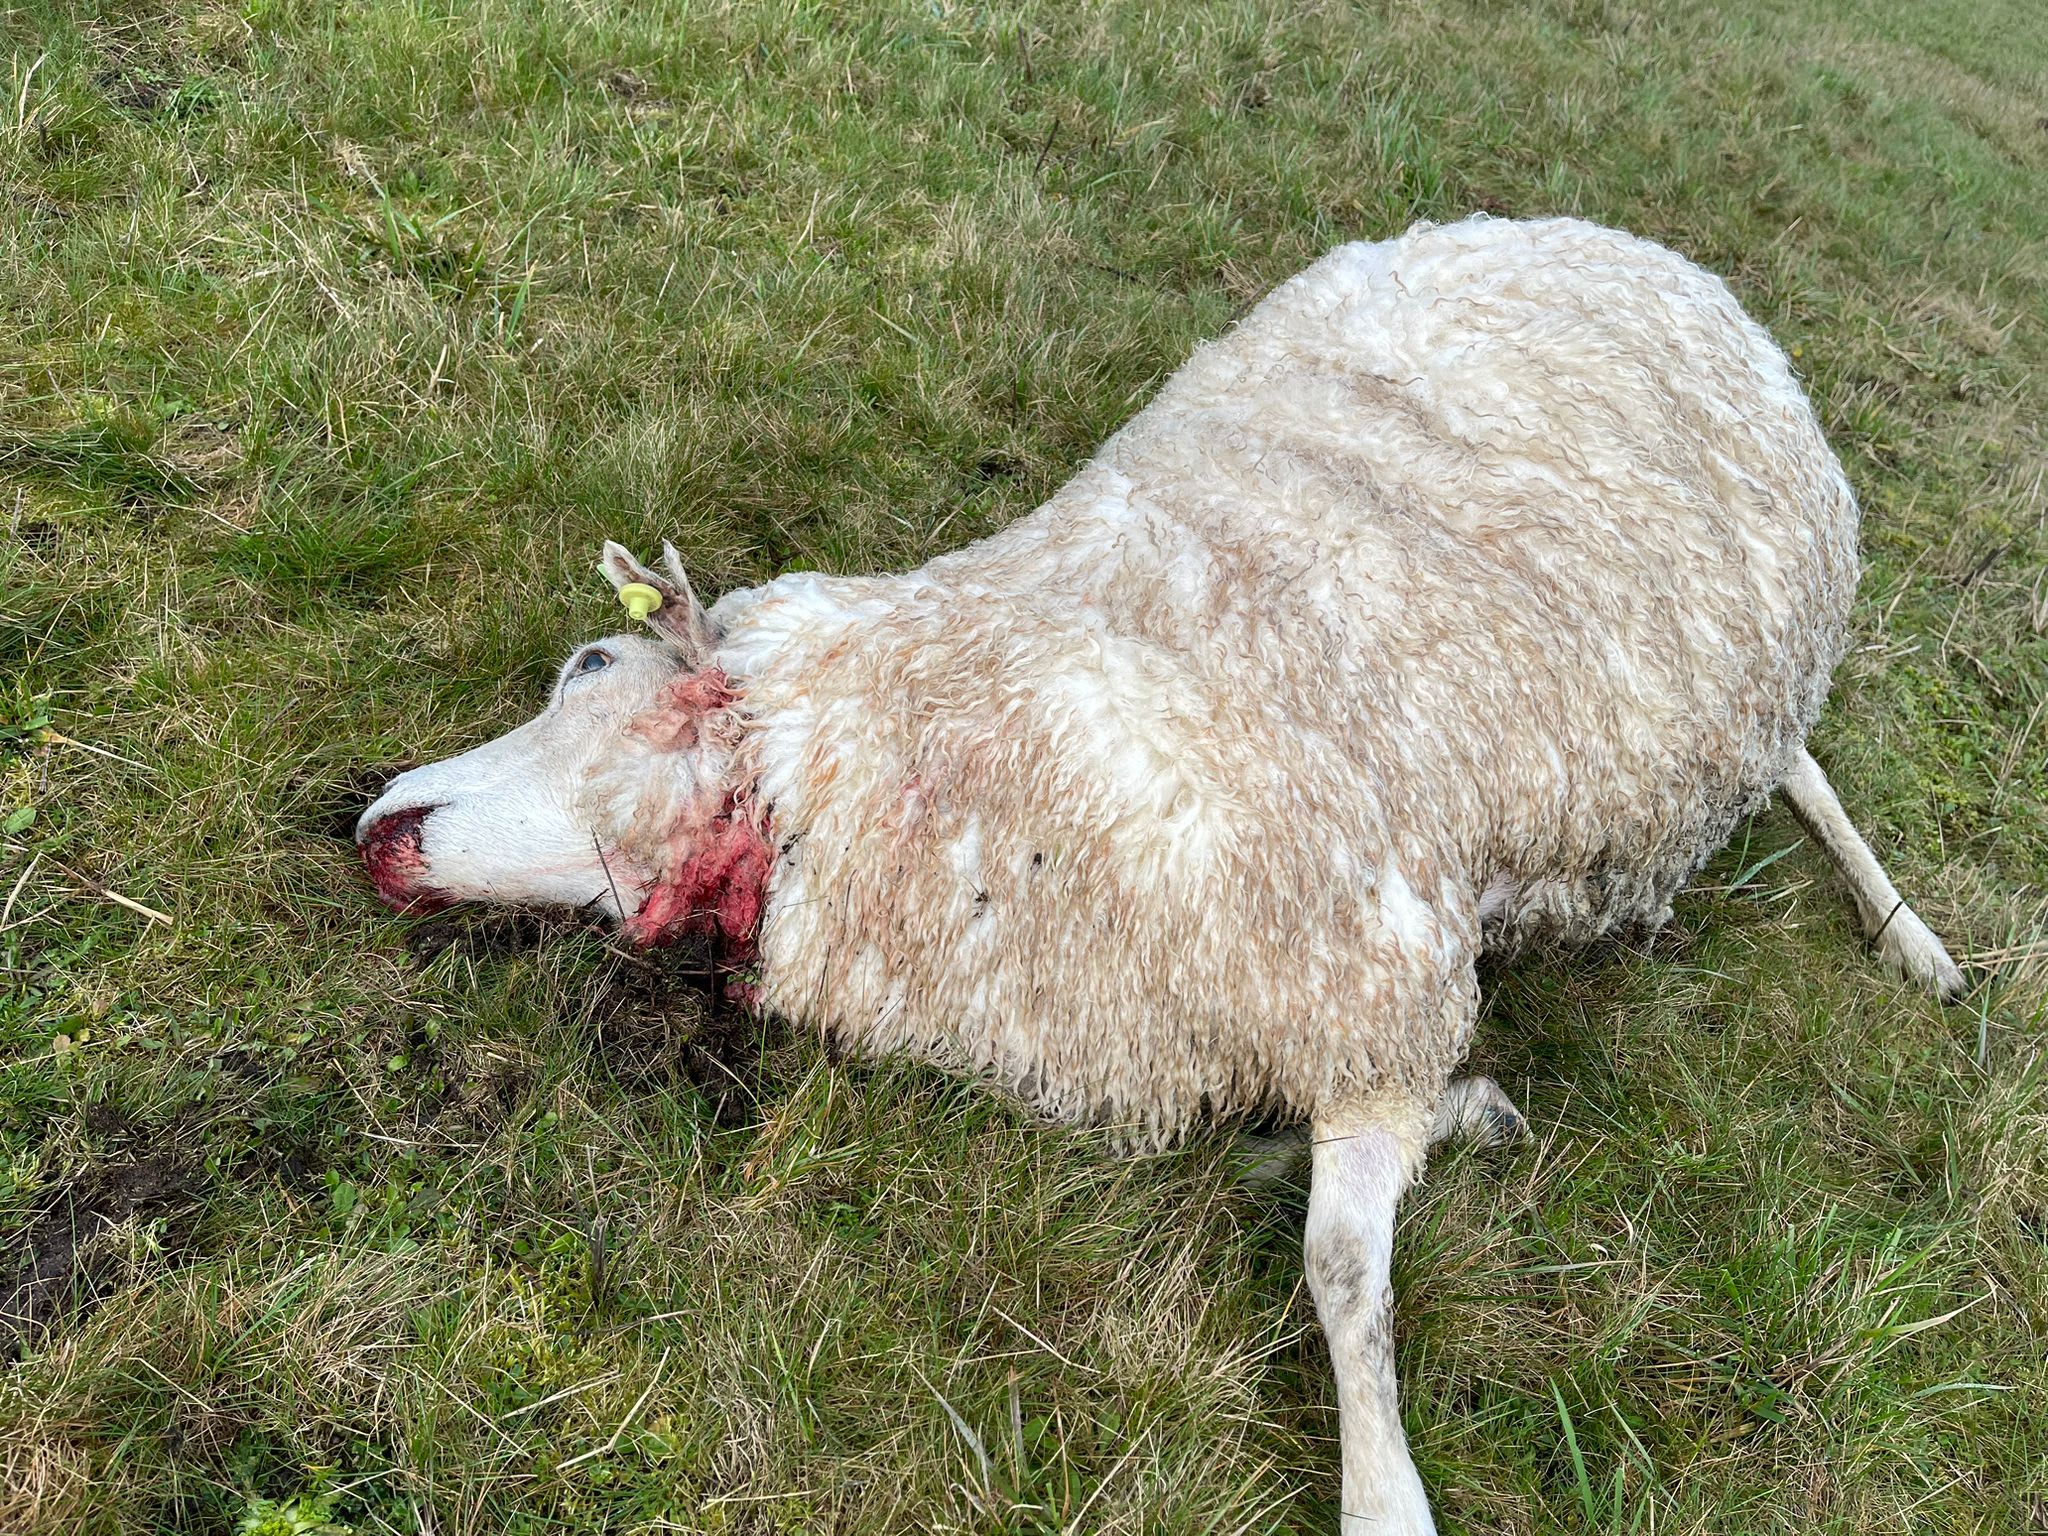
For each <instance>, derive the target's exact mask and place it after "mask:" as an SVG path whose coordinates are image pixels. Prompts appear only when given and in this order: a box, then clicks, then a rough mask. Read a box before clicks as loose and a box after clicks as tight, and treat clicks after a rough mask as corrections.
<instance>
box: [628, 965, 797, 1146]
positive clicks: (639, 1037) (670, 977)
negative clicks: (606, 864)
mask: <svg viewBox="0 0 2048 1536" xmlns="http://www.w3.org/2000/svg"><path fill="white" fill-rule="evenodd" d="M728 985H729V981H728V978H726V977H725V976H723V975H722V974H721V973H720V972H719V971H718V970H717V969H716V966H715V957H714V954H713V952H712V949H711V946H710V944H709V943H708V942H707V941H703V940H689V939H686V940H683V941H681V942H679V943H677V944H674V945H672V946H670V947H668V948H665V949H661V950H657V951H655V952H654V953H653V955H652V956H650V957H648V958H645V959H636V960H633V961H622V962H621V963H620V965H619V966H618V968H617V969H616V970H615V971H614V972H613V974H612V976H611V978H610V980H609V982H608V983H607V985H606V986H605V989H604V992H603V995H602V997H601V998H600V1000H599V1002H598V1004H597V1007H596V1009H595V1010H594V1011H595V1016H596V1019H597V1024H598V1032H597V1041H596V1046H597V1051H598V1054H599V1056H600V1057H601V1058H602V1059H603V1061H604V1063H605V1065H606V1066H607V1067H608V1068H609V1069H610V1070H611V1073H612V1075H613V1076H614V1077H615V1078H617V1079H618V1080H619V1082H620V1083H622V1084H624V1085H626V1086H628V1087H635V1088H637V1087H643V1086H660V1087H666V1088H673V1087H676V1086H678V1085H681V1084H687V1085H689V1086H690V1087H692V1088H695V1089H696V1090H697V1092H699V1093H700V1094H702V1095H703V1096H704V1098H705V1099H706V1101H708V1103H709V1104H710V1106H711V1113H712V1118H713V1120H714V1122H715V1123H716V1124H717V1125H718V1126H719V1127H720V1128H721V1129H730V1128H732V1127H734V1126H737V1125H743V1124H746V1123H748V1122H750V1121H752V1120H754V1119H757V1118H759V1115H760V1112H761V1100H762V1098H763V1096H764V1092H765V1088H766V1076H767V1073H766V1070H765V1069H766V1062H767V1058H768V1057H769V1056H770V1054H771V1053H772V1052H773V1051H774V1050H775V1048H776V1047H777V1046H778V1045H779V1044H780V1043H781V1042H782V1040H783V1028H782V1024H781V1021H780V1020H778V1019H776V1018H774V1017H772V1016H768V1015H762V1014H759V1013H756V1012H755V1011H754V1010H753V1009H752V1008H749V1007H746V1006H744V1005H742V1004H741V1003H740V1001H739V1000H738V999H737V998H735V997H733V996H731V995H730V993H729V991H728Z"/></svg>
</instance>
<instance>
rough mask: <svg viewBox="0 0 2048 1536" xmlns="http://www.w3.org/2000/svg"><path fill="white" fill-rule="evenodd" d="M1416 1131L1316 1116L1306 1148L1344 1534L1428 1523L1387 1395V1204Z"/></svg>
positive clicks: (1390, 1342) (1397, 1413)
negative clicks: (1331, 1373) (1332, 1369)
mask: <svg viewBox="0 0 2048 1536" xmlns="http://www.w3.org/2000/svg"><path fill="white" fill-rule="evenodd" d="M1423 1155H1424V1154H1423V1138H1422V1137H1421V1136H1420V1135H1417V1134H1413V1133H1412V1132H1410V1133H1405V1134H1404V1133H1403V1132H1400V1131H1397V1130H1395V1129H1394V1128H1392V1126H1390V1125H1389V1124H1388V1123H1387V1122H1386V1121H1384V1120H1380V1119H1377V1118H1370V1117H1357V1118H1338V1119H1329V1120H1318V1121H1317V1122H1316V1126H1315V1145H1314V1149H1313V1152H1312V1154H1311V1158H1312V1162H1311V1168H1312V1173H1311V1182H1310V1185H1309V1196H1308V1231H1307V1236H1306V1240H1305V1243H1304V1248H1305V1258H1306V1268H1307V1270H1308V1284H1309V1290H1310V1291H1311V1292H1313V1293H1314V1295H1315V1299H1316V1313H1317V1315H1318V1316H1320V1317H1321V1318H1322V1320H1323V1332H1324V1333H1325V1334H1326V1335H1327V1336H1328V1338H1329V1341H1330V1358H1331V1361H1332V1362H1333V1364H1334V1365H1335V1366H1336V1374H1337V1412H1338V1429H1339V1434H1340V1436H1341V1439H1342V1443H1343V1457H1344V1517H1343V1520H1342V1522H1341V1526H1342V1532H1343V1536H1427V1533H1430V1532H1433V1531H1434V1530H1435V1529H1436V1527H1435V1525H1434V1524H1433V1523H1432V1522H1431V1520H1430V1517H1429V1499H1428V1497H1427V1496H1426V1495H1425V1494H1424V1493H1423V1491H1422V1479H1421V1478H1420V1477H1418V1476H1417V1475H1416V1472H1415V1463H1414V1462H1413V1461H1411V1460H1410V1459H1409V1456H1408V1439H1407V1436H1406V1435H1405V1434H1403V1433H1402V1430H1401V1410H1400V1406H1399V1404H1398V1403H1397V1402H1396V1400H1395V1395H1396V1389H1395V1382H1394V1335H1393V1293H1392V1288H1391V1283H1390V1278H1389V1276H1390V1269H1391V1265H1392V1261H1393V1252H1394V1210H1395V1207H1396V1206H1398V1205H1399V1204H1400V1200H1401V1192H1402V1191H1403V1190H1404V1189H1406V1188H1407V1187H1408V1184H1409V1182H1410V1180H1411V1179H1413V1177H1414V1176H1415V1174H1416V1173H1417V1172H1418V1171H1419V1170H1420V1168H1421V1166H1422V1159H1423Z"/></svg>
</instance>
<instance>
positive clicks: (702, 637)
mask: <svg viewBox="0 0 2048 1536" xmlns="http://www.w3.org/2000/svg"><path fill="white" fill-rule="evenodd" d="M661 548H662V555H663V563H664V564H666V565H667V567H668V571H667V574H665V575H664V574H663V573H661V572H659V571H652V570H649V569H648V568H647V567H646V566H644V565H642V564H641V563H640V562H639V561H638V560H635V559H634V558H633V552H632V551H631V550H629V549H627V548H626V546H625V545H623V544H614V543H612V542H611V540H609V539H607V540H606V541H605V546H604V559H603V560H602V561H600V562H599V565H600V568H601V569H602V570H603V571H604V574H605V577H606V579H607V580H609V581H610V582H611V584H612V588H613V590H614V591H620V592H623V591H624V590H625V589H626V588H627V587H631V586H642V587H652V588H653V589H654V590H655V591H656V592H658V593H660V594H661V606H660V607H658V608H656V609H655V610H654V611H653V612H652V613H650V614H648V615H647V627H648V628H649V629H651V630H653V631H654V632H655V633H656V634H657V635H659V636H661V638H662V639H664V640H666V641H667V642H668V643H669V644H670V645H673V646H674V647H675V648H676V649H677V650H679V651H681V652H682V653H683V656H684V659H685V660H686V661H687V662H688V663H689V664H690V665H691V666H693V667H695V666H701V665H703V664H704V662H705V661H707V660H708V659H709V658H710V655H711V646H712V643H713V641H714V640H716V639H717V633H716V631H714V630H713V629H712V627H711V615H710V614H708V613H706V612H705V611H704V605H703V604H702V603H700V602H698V601H697V594H696V593H695V592H693V591H691V590H690V578H689V577H688V576H686V575H684V574H683V562H682V560H681V558H680V557H679V556H678V555H677V554H676V549H675V546H674V545H673V544H663V545H662V546H661Z"/></svg>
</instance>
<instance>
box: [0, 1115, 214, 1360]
mask: <svg viewBox="0 0 2048 1536" xmlns="http://www.w3.org/2000/svg"><path fill="white" fill-rule="evenodd" d="M197 1197H198V1180H197V1178H196V1176H195V1175H194V1173H193V1171H192V1169H191V1168H190V1167H189V1166H188V1165H187V1164H185V1163H184V1162H183V1161H181V1160H180V1159H178V1158H176V1157H173V1156H171V1155H170V1154H168V1153H157V1154H154V1155H151V1156H146V1157H142V1158H140V1159H137V1160H135V1161H132V1162H126V1163H117V1164H103V1165H100V1166H97V1167H94V1168H90V1169H88V1170H87V1171H86V1172H84V1173H82V1174H80V1175H79V1176H78V1177H76V1178H74V1179H72V1180H71V1181H70V1182H69V1183H67V1184H66V1185H64V1186H63V1187H62V1188H60V1189H59V1190H57V1192H56V1193H55V1195H54V1196H53V1197H52V1198H51V1199H50V1200H49V1201H48V1203H47V1204H46V1205H45V1206H44V1208H43V1211H42V1213H41V1214H40V1215H39V1216H37V1217H36V1218H35V1219H34V1220H32V1221H31V1222H30V1223H29V1225H28V1228H27V1230H26V1231H25V1232H24V1233H23V1234H22V1235H21V1237H20V1239H19V1240H18V1242H17V1243H16V1244H14V1245H13V1246H14V1247H15V1249H16V1251H17V1252H18V1253H19V1254H20V1259H19V1261H18V1263H17V1265H16V1267H15V1270H14V1273H13V1276H12V1278H11V1280H10V1281H9V1282H8V1283H7V1285H6V1290H5V1295H4V1299H0V1338H4V1339H5V1340H6V1341H7V1342H8V1343H9V1344H11V1345H12V1346H13V1347H14V1348H15V1349H21V1348H25V1347H28V1346H30V1345H32V1344H33V1343H34V1342H35V1341H36V1339H38V1338H39V1337H40V1336H41V1335H42V1334H43V1333H44V1331H45V1330H47V1329H48V1328H50V1327H51V1326H52V1325H54V1324H55V1323H57V1322H58V1321H59V1320H60V1319H62V1318H63V1317H65V1316H66V1315H67V1314H68V1315H72V1316H77V1315H81V1314H83V1313H85V1312H88V1311H90V1309H91V1308H92V1306H93V1305H94V1304H95V1303H96V1302H97V1300H98V1299H99V1297H100V1295H102V1294H103V1293H104V1292H105V1290H106V1288H107V1286H108V1285H109V1284H110V1283H111V1281H112V1279H113V1277H114V1274H115V1272H116V1271H117V1270H118V1268H119V1255H118V1253H117V1252H116V1247H115V1244H113V1243H112V1242H111V1241H109V1239H110V1238H111V1237H112V1236H113V1234H114V1233H115V1232H116V1231H117V1230H118V1229H119V1228H120V1227H121V1226H122V1225H123V1224H124V1223H126V1222H129V1221H133V1220H153V1219H155V1218H158V1217H170V1218H172V1220H171V1223H170V1225H171V1232H170V1235H169V1242H168V1246H171V1247H183V1246H184V1244H185V1241H186V1233H185V1232H184V1231H183V1228H184V1226H185V1225H186V1223H187V1221H188V1220H189V1218H190V1217H191V1215H192V1214H193V1212H194V1211H195V1209H196V1205H197Z"/></svg>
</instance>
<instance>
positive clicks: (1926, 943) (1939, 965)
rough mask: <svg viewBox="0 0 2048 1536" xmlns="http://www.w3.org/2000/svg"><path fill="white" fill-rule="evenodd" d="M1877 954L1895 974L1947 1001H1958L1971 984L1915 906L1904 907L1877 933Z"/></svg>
mask: <svg viewBox="0 0 2048 1536" xmlns="http://www.w3.org/2000/svg"><path fill="white" fill-rule="evenodd" d="M1877 958H1878V959H1879V960H1880V961H1881V962H1882V963H1883V965H1884V968H1885V969H1886V970H1888V971H1890V972H1891V973H1892V974H1893V975H1894V976H1897V977H1899V978H1900V979H1901V980H1903V981H1910V982H1912V983H1913V984H1914V985H1915V986H1917V987H1921V988H1923V989H1925V990H1926V991H1929V992H1932V993H1933V994H1934V995H1935V996H1936V997H1937V998H1939V999H1940V1000H1941V1001H1942V1002H1944V1003H1952V1002H1954V1001H1955V1000H1956V999H1957V998H1959V997H1961V996H1962V995H1963V993H1964V991H1965V990H1966V989H1967V987H1968V983H1967V982H1966V981H1964V979H1963V973H1962V971H1961V970H1960V969H1959V968H1958V967H1957V965H1956V963H1955V961H1953V960H1951V959H1949V957H1948V951H1947V950H1946V949H1944V948H1943V947H1942V943H1941V940H1940V939H1938V938H1936V937H1935V936H1934V931H1933V930H1932V929H1931V928H1929V927H1928V926H1927V925H1926V924H1925V923H1923V922H1921V921H1920V918H1919V914H1917V913H1916V912H1914V910H1913V909H1912V908H1911V907H1906V906H1902V907H1900V908H1899V909H1898V911H1896V912H1894V913H1893V914H1892V915H1891V918H1890V920H1889V921H1888V922H1886V923H1885V925H1884V931H1883V932H1882V933H1880V934H1878V936H1877Z"/></svg>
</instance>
